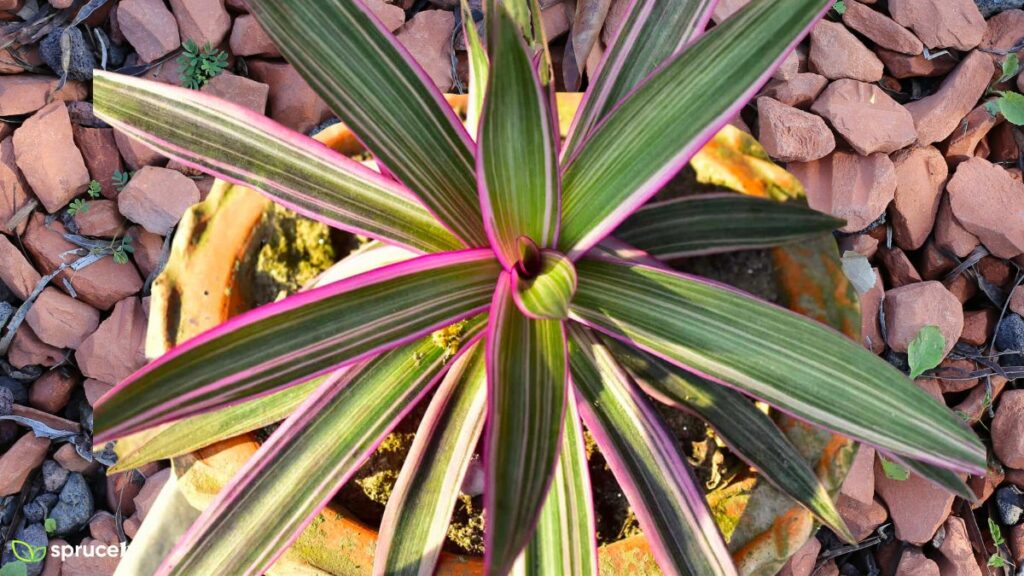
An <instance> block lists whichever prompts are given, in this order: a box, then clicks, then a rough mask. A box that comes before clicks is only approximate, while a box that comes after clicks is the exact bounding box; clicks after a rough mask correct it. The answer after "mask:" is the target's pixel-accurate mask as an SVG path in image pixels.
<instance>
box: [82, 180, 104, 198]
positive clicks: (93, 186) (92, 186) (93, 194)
mask: <svg viewBox="0 0 1024 576" xmlns="http://www.w3.org/2000/svg"><path fill="white" fill-rule="evenodd" d="M86 193H87V194H89V197H90V198H99V197H100V196H101V195H102V194H103V186H102V185H101V184H100V183H99V181H98V180H92V181H90V182H89V188H88V189H86Z"/></svg>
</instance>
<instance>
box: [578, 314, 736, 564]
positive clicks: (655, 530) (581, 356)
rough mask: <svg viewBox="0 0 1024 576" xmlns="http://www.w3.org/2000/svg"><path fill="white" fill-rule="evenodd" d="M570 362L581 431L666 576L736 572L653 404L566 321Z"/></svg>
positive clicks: (592, 339)
mask: <svg viewBox="0 0 1024 576" xmlns="http://www.w3.org/2000/svg"><path fill="white" fill-rule="evenodd" d="M569 334H570V338H569V365H570V367H571V370H572V382H573V386H574V388H575V391H576V393H577V394H578V395H579V408H580V414H581V415H582V416H583V422H584V424H586V426H587V430H589V431H590V433H591V434H592V435H593V436H594V440H596V441H597V445H598V447H599V448H600V450H601V453H602V454H603V455H604V457H605V460H607V462H608V466H609V467H610V468H611V471H612V473H613V474H614V475H615V479H616V480H617V481H618V482H619V485H620V486H621V487H622V491H623V493H624V494H625V495H626V498H627V499H628V500H629V503H630V505H631V506H632V508H633V510H634V512H635V513H636V517H637V520H638V521H639V523H640V528H642V529H643V532H644V535H645V536H646V537H647V541H648V542H649V543H650V546H651V551H652V552H653V553H654V558H655V559H656V560H657V562H658V565H659V566H660V567H661V569H662V570H663V571H665V572H666V573H668V574H692V575H694V576H703V575H712V574H735V573H736V568H735V567H734V566H733V562H732V558H731V557H730V556H729V551H728V550H727V549H726V546H725V542H723V540H722V535H721V534H720V533H719V532H718V527H717V526H716V524H715V521H714V518H713V517H712V515H711V512H710V510H708V506H707V502H706V501H705V499H704V492H703V490H701V488H700V486H699V484H698V483H697V480H696V478H694V476H693V471H692V470H691V469H690V467H689V466H687V465H686V463H685V461H684V456H683V454H682V453H681V452H680V450H679V448H678V446H677V445H676V443H675V442H674V441H673V440H672V438H671V436H670V435H669V433H668V428H667V426H666V425H665V423H664V422H663V421H662V420H661V418H660V417H659V416H658V414H657V413H656V412H655V411H654V407H653V406H651V404H650V402H649V401H648V400H647V399H646V398H645V397H644V395H643V394H641V393H640V392H639V390H637V388H636V386H635V385H634V384H633V383H632V382H631V381H630V380H629V376H627V375H626V373H625V372H624V371H623V370H622V368H621V367H620V366H619V365H618V364H617V363H616V362H615V359H614V358H613V357H612V354H611V351H609V350H608V349H607V348H606V347H605V346H604V345H603V344H602V343H601V342H600V340H598V338H597V336H596V335H595V334H593V333H592V332H591V331H590V330H588V329H586V328H584V327H582V326H580V325H578V324H570V325H569Z"/></svg>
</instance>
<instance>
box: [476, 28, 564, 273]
mask: <svg viewBox="0 0 1024 576" xmlns="http://www.w3.org/2000/svg"><path fill="white" fill-rule="evenodd" d="M496 12H497V15H496V17H495V18H491V19H490V23H491V29H490V31H489V38H488V45H489V46H490V52H489V53H490V59H491V72H490V74H489V75H488V85H487V98H486V100H485V101H484V109H483V116H482V117H481V119H480V136H479V142H478V146H479V150H478V154H479V155H480V158H479V159H478V165H477V170H478V178H479V180H480V203H481V204H482V205H483V213H484V228H485V229H486V230H487V235H488V237H489V238H490V239H491V246H492V247H493V248H494V251H495V252H496V253H497V254H498V258H499V259H500V260H501V262H502V263H503V264H504V265H505V268H511V267H513V266H515V264H516V263H517V262H518V261H519V239H520V238H521V237H523V236H525V237H527V238H529V239H530V240H532V241H533V242H535V243H537V245H539V246H540V247H541V248H551V247H553V246H554V244H555V242H556V241H557V234H558V221H559V207H560V198H559V181H558V159H557V157H556V150H555V139H556V138H557V132H555V130H557V126H555V127H553V126H552V122H551V114H550V112H549V110H548V97H547V95H546V93H545V91H544V89H543V88H542V87H541V85H540V80H539V79H538V78H537V76H536V73H535V70H534V67H533V64H532V63H531V61H530V57H529V55H528V54H527V52H526V46H525V44H524V43H523V40H522V35H521V34H520V33H519V30H518V29H517V28H516V24H515V22H513V21H512V18H511V17H510V16H509V15H508V13H507V11H506V10H505V9H504V8H499V9H497V10H496Z"/></svg>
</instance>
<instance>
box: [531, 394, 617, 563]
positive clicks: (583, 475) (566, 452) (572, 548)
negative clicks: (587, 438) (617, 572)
mask: <svg viewBox="0 0 1024 576" xmlns="http://www.w3.org/2000/svg"><path fill="white" fill-rule="evenodd" d="M564 426H565V427H564V428H563V433H562V451H561V452H559V454H558V467H557V468H556V469H555V477H554V480H552V482H551V489H550V490H548V498H547V501H545V502H544V508H542V509H541V512H540V520H538V521H537V531H536V532H534V533H533V539H532V540H531V541H530V544H529V545H528V546H527V547H526V551H525V552H523V555H522V556H521V557H520V559H521V562H520V563H519V565H518V566H517V571H516V572H517V573H521V574H526V575H529V576H536V575H543V576H588V575H591V576H597V573H598V570H597V546H596V543H595V541H594V540H595V539H594V535H595V534H596V533H597V527H596V522H595V520H594V506H593V499H592V497H591V489H590V474H589V472H588V471H587V454H586V447H585V445H584V440H583V430H582V429H581V428H580V417H579V411H578V408H577V407H576V401H575V400H574V399H573V397H572V395H570V396H569V398H568V402H566V405H565V424H564Z"/></svg>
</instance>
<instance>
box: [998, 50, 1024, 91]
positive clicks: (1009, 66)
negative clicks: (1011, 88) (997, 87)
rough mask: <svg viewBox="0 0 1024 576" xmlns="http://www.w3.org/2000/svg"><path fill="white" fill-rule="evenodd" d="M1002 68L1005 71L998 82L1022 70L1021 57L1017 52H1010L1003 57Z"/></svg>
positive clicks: (1000, 82)
mask: <svg viewBox="0 0 1024 576" xmlns="http://www.w3.org/2000/svg"><path fill="white" fill-rule="evenodd" d="M1002 70H1003V73H1002V75H1000V77H999V81H998V82H996V83H997V84H1002V83H1003V82H1006V81H1007V80H1009V79H1010V78H1013V77H1014V76H1016V75H1017V73H1018V72H1020V58H1019V57H1018V56H1017V53H1016V52H1010V53H1009V54H1007V55H1006V57H1005V58H1003V65H1002Z"/></svg>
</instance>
